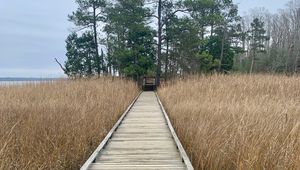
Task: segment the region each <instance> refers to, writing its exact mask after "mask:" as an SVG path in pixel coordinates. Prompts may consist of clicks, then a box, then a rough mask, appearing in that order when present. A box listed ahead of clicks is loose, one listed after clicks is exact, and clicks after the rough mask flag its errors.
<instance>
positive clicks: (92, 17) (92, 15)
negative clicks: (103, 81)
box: [69, 0, 106, 76]
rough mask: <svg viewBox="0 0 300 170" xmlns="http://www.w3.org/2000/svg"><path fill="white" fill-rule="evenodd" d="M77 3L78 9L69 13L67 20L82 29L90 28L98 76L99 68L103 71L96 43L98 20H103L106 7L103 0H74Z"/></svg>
mask: <svg viewBox="0 0 300 170" xmlns="http://www.w3.org/2000/svg"><path fill="white" fill-rule="evenodd" d="M76 3H77V4H78V9H77V10H76V11H75V12H73V13H72V15H69V20H70V21H72V22H73V23H74V24H75V25H76V26H79V27H80V30H83V29H92V31H93V38H94V47H93V48H94V49H95V55H96V59H97V60H96V62H97V63H96V68H97V73H98V76H100V74H101V70H102V71H104V68H103V65H104V63H101V62H102V61H101V60H102V59H101V56H100V55H99V45H98V30H97V29H98V27H97V24H98V22H101V21H104V20H105V17H104V9H105V7H106V1H105V0H76Z"/></svg>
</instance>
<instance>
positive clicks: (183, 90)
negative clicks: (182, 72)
mask: <svg viewBox="0 0 300 170" xmlns="http://www.w3.org/2000/svg"><path fill="white" fill-rule="evenodd" d="M159 95H160V97H161V99H162V101H163V103H164V105H165V107H166V110H167V112H168V113H169V114H170V118H171V120H172V122H173V124H174V127H175V129H176V131H177V133H178V136H179V138H180V139H181V141H182V143H183V145H184V147H185V148H186V150H187V152H188V155H189V156H190V158H191V160H192V162H193V165H194V167H195V169H199V170H200V169H203V170H204V169H205V170H220V169H222V170H226V169H228V170H229V169H240V170H244V169H246V170H247V169H272V170H273V169H274V170H284V169H294V170H297V169H300V77H286V76H266V75H256V76H246V75H244V76H243V75H233V76H217V75H214V76H208V77H191V78H188V79H184V80H177V81H174V82H172V83H169V84H168V85H164V86H163V87H162V88H160V90H159Z"/></svg>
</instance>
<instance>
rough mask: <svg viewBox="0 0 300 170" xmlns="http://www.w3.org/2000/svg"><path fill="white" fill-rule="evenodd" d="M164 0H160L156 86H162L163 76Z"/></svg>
mask: <svg viewBox="0 0 300 170" xmlns="http://www.w3.org/2000/svg"><path fill="white" fill-rule="evenodd" d="M161 11H162V0H158V35H157V36H158V47H157V69H156V85H157V86H159V85H160V75H161V47H162V24H161V23H162V21H161V20H162V18H161Z"/></svg>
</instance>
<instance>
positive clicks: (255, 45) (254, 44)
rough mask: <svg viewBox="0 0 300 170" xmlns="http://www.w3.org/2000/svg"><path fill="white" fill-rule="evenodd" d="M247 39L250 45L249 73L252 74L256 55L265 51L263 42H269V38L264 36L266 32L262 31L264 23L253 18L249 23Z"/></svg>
mask: <svg viewBox="0 0 300 170" xmlns="http://www.w3.org/2000/svg"><path fill="white" fill-rule="evenodd" d="M249 39H250V43H251V44H250V46H251V66H250V71H249V73H250V74H252V73H253V70H254V67H255V61H256V59H257V54H258V53H261V52H265V51H266V50H265V41H267V40H269V38H268V37H267V36H266V30H265V29H264V22H262V21H261V20H260V19H258V18H255V19H254V20H253V22H252V23H251V30H250V31H249Z"/></svg>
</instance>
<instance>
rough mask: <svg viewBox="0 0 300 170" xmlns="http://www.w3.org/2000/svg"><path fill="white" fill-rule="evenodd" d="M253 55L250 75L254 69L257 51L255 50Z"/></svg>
mask: <svg viewBox="0 0 300 170" xmlns="http://www.w3.org/2000/svg"><path fill="white" fill-rule="evenodd" d="M252 55H253V56H252V61H251V67H250V71H249V73H250V75H252V73H253V69H254V65H255V51H254V52H253V54H252Z"/></svg>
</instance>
